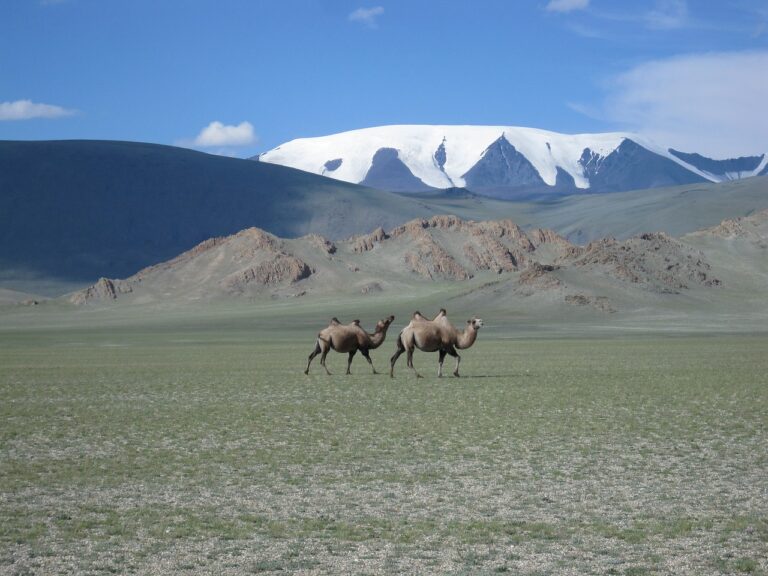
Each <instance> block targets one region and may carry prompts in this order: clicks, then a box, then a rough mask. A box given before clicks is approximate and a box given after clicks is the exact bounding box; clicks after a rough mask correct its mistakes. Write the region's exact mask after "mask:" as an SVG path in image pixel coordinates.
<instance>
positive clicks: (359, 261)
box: [68, 210, 768, 313]
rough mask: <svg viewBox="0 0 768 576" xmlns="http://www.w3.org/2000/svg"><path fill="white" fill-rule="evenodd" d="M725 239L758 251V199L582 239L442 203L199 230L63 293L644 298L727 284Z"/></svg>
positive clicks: (633, 302) (764, 231) (150, 297)
mask: <svg viewBox="0 0 768 576" xmlns="http://www.w3.org/2000/svg"><path fill="white" fill-rule="evenodd" d="M734 239H741V240H744V241H747V242H749V243H750V245H751V246H753V247H755V248H754V249H755V250H758V254H759V255H760V257H764V254H765V250H768V210H765V211H762V212H759V213H756V214H754V215H752V216H749V217H744V218H739V219H730V220H725V221H723V222H721V223H720V224H719V225H718V226H715V227H711V228H708V229H705V230H701V231H698V232H696V233H692V234H688V235H686V236H684V237H682V238H673V237H671V236H669V235H668V234H665V233H644V234H640V235H637V236H633V237H631V238H629V239H626V240H616V239H614V238H612V237H607V238H602V239H599V240H595V241H592V242H590V243H589V244H587V245H584V246H579V245H575V244H573V243H571V242H569V241H568V240H566V239H565V238H563V237H562V236H560V235H559V234H557V233H556V232H554V231H552V230H547V229H541V228H537V229H532V230H523V229H522V228H521V227H520V226H518V225H517V224H515V223H514V222H513V221H511V220H508V219H506V220H497V221H482V222H476V221H472V220H463V219H461V218H457V217H456V216H451V215H439V216H433V217H430V218H419V219H415V220H410V221H408V222H406V223H404V224H402V225H400V226H397V227H395V228H392V229H391V230H389V231H385V230H384V229H383V228H377V229H376V230H374V231H372V232H370V233H369V234H365V235H356V236H352V237H349V238H347V239H344V240H342V241H336V242H332V241H330V240H328V239H326V238H324V237H322V236H319V235H315V234H313V235H308V236H304V237H301V238H296V239H285V238H279V237H277V236H275V235H273V234H269V233H267V232H265V231H263V230H260V229H258V228H248V229H245V230H242V231H240V232H238V233H237V234H234V235H231V236H227V237H220V238H211V239H208V240H206V241H205V242H203V243H201V244H199V245H197V246H196V247H194V248H193V249H191V250H188V251H186V252H184V253H182V254H180V255H178V256H177V257H175V258H174V259H172V260H169V261H167V262H162V263H159V264H156V265H154V266H151V267H148V268H146V269H143V270H141V271H139V272H137V273H136V274H134V275H133V276H131V277H129V278H126V279H124V280H114V279H107V278H102V279H100V280H99V281H98V282H97V283H96V284H94V285H93V286H91V287H89V288H86V289H84V290H81V291H78V292H75V293H73V294H71V295H70V296H68V300H69V302H71V303H73V304H76V305H92V304H98V303H101V304H104V303H109V302H114V301H118V300H119V301H127V302H130V303H135V304H147V303H152V302H158V301H165V300H172V301H179V300H181V301H187V302H197V301H208V300H216V299H221V298H224V299H228V298H238V299H239V298H246V299H248V300H255V301H259V300H275V299H291V298H312V297H326V296H328V295H334V296H335V297H339V296H346V297H351V296H354V295H355V294H356V295H357V296H361V295H362V296H365V295H369V296H370V295H376V294H387V293H388V294H392V295H397V294H399V293H404V292H411V291H413V290H418V287H419V286H429V285H445V284H446V283H447V284H450V285H457V286H459V285H466V286H467V289H466V290H465V292H464V297H465V298H473V297H479V296H478V295H481V294H483V293H485V292H488V291H489V290H490V291H491V292H492V294H493V297H494V298H496V299H498V300H501V301H504V302H508V303H515V304H516V305H520V303H521V302H523V301H527V300H526V299H528V298H530V297H535V298H533V301H536V300H538V301H542V300H544V301H546V302H548V303H549V305H564V306H567V307H577V308H580V307H584V306H586V307H587V308H588V309H590V310H592V311H594V312H599V313H612V312H616V311H619V310H625V309H627V308H631V307H636V306H637V305H638V303H642V302H645V303H647V301H648V299H649V298H651V299H657V300H658V299H664V298H667V297H677V296H681V297H684V296H685V294H688V293H691V294H702V295H704V294H708V293H710V292H711V291H715V292H716V291H718V290H727V289H728V288H729V284H730V283H731V281H732V280H733V278H732V276H731V275H730V274H727V273H726V270H725V269H723V268H718V267H717V266H716V265H714V264H713V263H712V262H716V261H717V259H718V255H719V254H720V253H721V252H723V251H726V252H731V251H732V249H733V247H732V245H731V244H730V243H732V242H733V241H734ZM702 242H703V244H702ZM712 242H714V245H713V244H712ZM713 246H714V248H713ZM722 274H725V276H721V275H722ZM697 297H698V298H702V297H703V298H704V299H711V298H713V297H712V296H697Z"/></svg>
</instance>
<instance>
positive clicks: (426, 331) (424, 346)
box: [389, 309, 483, 378]
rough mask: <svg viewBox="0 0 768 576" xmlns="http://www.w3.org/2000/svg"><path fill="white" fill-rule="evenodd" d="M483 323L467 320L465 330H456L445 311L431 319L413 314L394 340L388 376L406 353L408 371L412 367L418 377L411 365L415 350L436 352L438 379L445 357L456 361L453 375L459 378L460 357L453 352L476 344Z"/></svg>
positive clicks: (473, 319) (417, 313)
mask: <svg viewBox="0 0 768 576" xmlns="http://www.w3.org/2000/svg"><path fill="white" fill-rule="evenodd" d="M482 326H483V321H482V320H481V319H480V318H471V319H470V320H467V327H466V329H464V330H457V329H456V328H455V327H454V326H453V325H452V324H451V323H450V322H449V321H448V316H447V315H446V312H445V309H441V310H440V312H439V313H438V315H437V316H435V318H434V319H433V320H430V319H429V318H427V317H425V316H423V315H422V314H420V313H419V312H414V314H413V317H412V318H411V321H410V323H409V324H408V326H406V327H405V328H403V330H402V331H401V332H400V335H399V336H398V338H397V350H395V353H394V355H393V356H392V358H391V359H390V361H389V375H390V376H391V377H394V371H395V362H397V359H398V358H399V357H400V355H401V354H402V353H403V352H407V353H408V356H407V358H408V368H411V369H412V370H413V371H414V373H415V374H416V377H417V378H421V374H419V373H418V372H417V371H416V368H415V367H414V366H413V351H414V350H415V349H416V348H418V349H419V350H421V351H423V352H439V353H440V358H439V360H438V368H437V376H438V377H441V376H442V375H443V361H444V360H445V356H446V354H448V355H450V356H453V357H454V358H456V369H455V370H454V371H453V375H454V376H459V363H460V362H461V356H459V353H458V352H456V350H457V349H458V350H464V349H465V348H469V347H470V346H472V344H474V343H475V340H476V339H477V332H478V330H480V328H482Z"/></svg>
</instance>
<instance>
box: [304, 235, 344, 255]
mask: <svg viewBox="0 0 768 576" xmlns="http://www.w3.org/2000/svg"><path fill="white" fill-rule="evenodd" d="M300 240H306V241H307V242H309V243H310V244H311V245H312V246H314V247H315V248H317V249H318V250H320V251H321V252H324V253H325V254H328V255H329V256H330V255H331V254H335V253H336V244H334V243H333V242H331V241H330V240H328V239H327V238H326V237H325V236H320V235H319V234H308V235H306V236H304V237H303V238H300Z"/></svg>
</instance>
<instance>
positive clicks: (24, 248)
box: [0, 141, 768, 296]
mask: <svg viewBox="0 0 768 576" xmlns="http://www.w3.org/2000/svg"><path fill="white" fill-rule="evenodd" d="M503 152H504V153H505V154H506V153H507V152H508V150H506V149H505V150H504V151H503ZM437 158H438V163H440V162H442V161H443V160H445V164H447V162H448V159H447V157H446V158H443V157H442V155H441V154H438V155H437ZM508 158H509V157H508ZM331 167H333V164H331ZM562 174H565V173H564V172H562V173H561V175H562ZM561 175H560V176H556V178H558V179H559V178H561ZM764 208H768V178H765V177H758V178H750V179H746V180H739V181H735V182H728V183H723V184H708V183H707V184H693V185H686V186H679V187H674V188H657V189H653V190H639V191H635V192H625V193H622V194H578V195H574V196H568V197H562V196H561V197H557V198H556V199H553V200H546V201H537V202H508V201H501V200H495V199H491V198H487V197H483V196H476V195H472V194H467V193H464V192H462V191H461V190H453V191H450V192H445V193H443V192H431V193H427V194H422V195H419V196H413V197H410V196H408V197H406V196H402V195H398V194H391V193H387V192H381V191H379V190H373V189H370V188H365V187H360V186H355V185H351V184H346V183H343V182H337V181H334V180H331V179H328V178H322V177H318V176H316V175H312V174H307V173H305V172H301V171H298V170H293V169H289V168H285V167H283V166H274V165H270V164H266V163H257V162H251V161H249V160H238V159H232V158H223V157H220V156H212V155H209V154H202V153H199V152H194V151H190V150H185V149H180V148H174V147H169V146H158V145H152V144H140V143H130V142H99V141H87V142H81V141H80V142H78V141H60V142H0V287H3V288H8V289H12V290H17V291H21V292H26V293H34V294H43V295H46V296H58V295H61V294H63V293H65V292H69V291H72V290H75V289H77V288H79V287H81V286H84V285H87V284H90V283H92V282H94V281H95V280H96V279H97V278H99V277H100V276H108V277H126V276H128V275H130V274H132V273H133V272H135V271H136V270H138V269H141V268H143V267H145V266H148V265H151V264H153V263H155V262H160V261H163V260H167V259H169V258H172V257H174V256H175V255H176V254H179V253H181V252H183V251H185V250H189V249H190V248H192V247H193V246H195V245H196V244H198V243H199V242H201V241H203V240H205V239H206V238H209V237H216V236H224V235H227V234H232V233H235V232H237V231H238V230H242V229H244V228H248V227H252V226H258V227H260V228H263V229H265V230H267V231H268V232H270V233H274V234H277V235H279V236H285V237H296V236H300V235H303V234H308V233H311V232H314V233H318V234H323V235H325V236H327V237H329V238H330V239H332V240H338V239H340V238H344V237H348V236H351V235H353V234H359V233H363V232H366V231H369V230H372V229H374V228H376V227H378V226H382V227H384V228H385V229H391V228H393V227H395V226H396V225H397V224H398V223H400V222H402V221H404V220H407V219H412V218H417V217H431V216H433V215H435V214H446V213H450V214H456V215H457V216H459V217H461V218H465V219H474V220H489V219H497V218H511V219H513V220H514V221H515V222H517V223H519V224H520V225H522V226H526V227H533V228H535V227H545V228H551V229H554V230H556V231H557V232H558V233H560V234H562V235H564V236H566V237H567V238H569V239H570V240H572V241H575V242H578V243H587V242H589V241H591V240H594V239H597V238H600V237H602V236H605V235H613V236H616V237H617V238H620V239H623V238H627V237H628V236H631V235H633V234H639V233H641V232H645V231H664V232H667V233H669V234H673V235H680V234H684V233H687V232H692V231H693V230H696V229H698V228H704V227H707V226H712V225H715V224H717V223H718V222H720V221H721V220H722V219H724V218H729V217H736V216H744V215H747V214H750V213H751V212H753V211H755V210H760V209H764Z"/></svg>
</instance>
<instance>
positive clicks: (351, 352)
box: [347, 350, 357, 374]
mask: <svg viewBox="0 0 768 576" xmlns="http://www.w3.org/2000/svg"><path fill="white" fill-rule="evenodd" d="M355 354H357V350H350V351H349V358H347V374H352V372H351V371H350V367H351V366H352V358H354V357H355Z"/></svg>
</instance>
